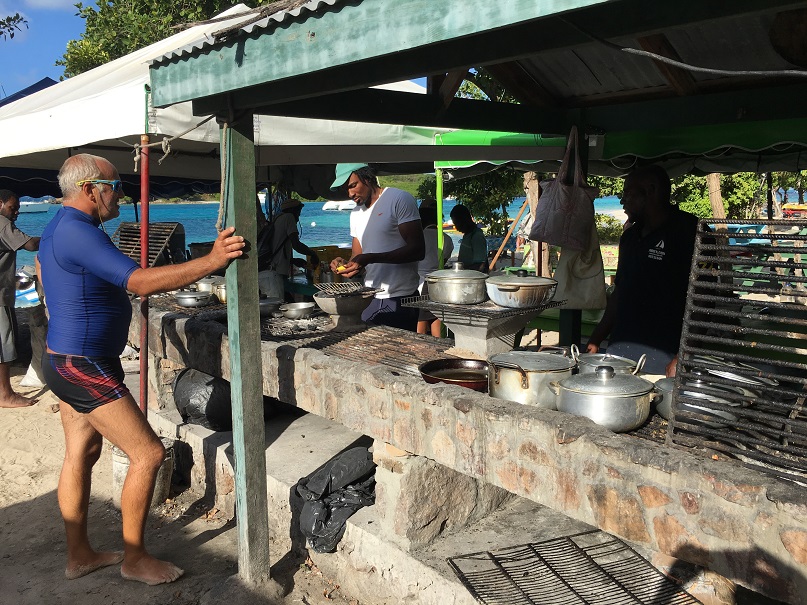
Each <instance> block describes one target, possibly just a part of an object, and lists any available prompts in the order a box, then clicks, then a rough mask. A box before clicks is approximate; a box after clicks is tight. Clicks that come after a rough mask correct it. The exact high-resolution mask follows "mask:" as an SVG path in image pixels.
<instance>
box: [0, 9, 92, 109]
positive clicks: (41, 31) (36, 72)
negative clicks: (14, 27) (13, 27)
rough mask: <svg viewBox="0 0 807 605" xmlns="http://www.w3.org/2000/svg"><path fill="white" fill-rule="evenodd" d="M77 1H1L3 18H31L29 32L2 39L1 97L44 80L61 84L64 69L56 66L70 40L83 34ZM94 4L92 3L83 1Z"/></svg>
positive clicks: (0, 56)
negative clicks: (59, 81)
mask: <svg viewBox="0 0 807 605" xmlns="http://www.w3.org/2000/svg"><path fill="white" fill-rule="evenodd" d="M77 1H78V0H0V16H2V17H6V16H8V15H13V14H14V13H20V14H21V15H22V16H23V17H25V18H26V19H28V29H26V28H25V26H23V28H22V31H19V32H17V33H16V34H15V35H14V39H13V40H12V39H9V38H6V39H5V40H4V39H3V38H0V65H2V68H0V86H2V88H0V98H2V97H6V96H8V95H10V94H13V93H15V92H17V91H18V90H21V89H23V88H25V87H27V86H30V85H31V84H33V83H35V82H38V81H39V80H41V79H42V78H45V77H49V78H53V79H54V80H56V81H57V82H58V80H59V76H61V75H62V73H63V69H62V68H61V67H57V66H56V65H54V63H56V61H57V60H58V59H61V58H62V55H64V51H65V50H66V48H67V42H68V40H76V39H78V38H79V37H80V36H81V34H82V33H83V32H84V19H80V18H79V17H76V16H75V14H76V8H75V6H73V5H74V4H75V3H76V2H77ZM84 3H85V4H90V5H94V1H93V0H88V1H85V2H84Z"/></svg>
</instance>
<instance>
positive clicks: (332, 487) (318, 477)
mask: <svg viewBox="0 0 807 605" xmlns="http://www.w3.org/2000/svg"><path fill="white" fill-rule="evenodd" d="M297 493H298V494H299V495H300V497H301V498H303V500H305V503H304V504H303V510H302V511H301V512H300V530H301V531H302V532H303V535H304V536H305V537H306V539H307V540H308V543H309V545H310V546H311V548H313V549H314V550H315V551H316V552H333V551H334V550H336V545H337V544H338V543H339V540H341V539H342V536H343V535H344V533H345V524H346V523H347V520H348V519H349V518H350V517H351V516H352V515H353V513H355V512H356V511H357V510H359V509H360V508H362V507H364V506H370V505H371V504H373V503H375V464H374V463H373V457H372V455H371V454H370V452H369V450H368V449H367V448H366V447H356V448H353V449H351V450H347V451H346V452H343V453H341V454H339V455H338V456H337V457H336V458H334V459H333V460H330V461H329V462H328V463H327V464H326V465H325V466H323V467H322V468H321V469H319V470H318V471H315V472H314V473H312V474H311V475H309V476H308V477H304V478H303V479H300V481H298V482H297Z"/></svg>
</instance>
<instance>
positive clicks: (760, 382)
mask: <svg viewBox="0 0 807 605" xmlns="http://www.w3.org/2000/svg"><path fill="white" fill-rule="evenodd" d="M710 223H712V224H715V225H716V226H717V230H716V231H715V233H712V234H699V235H698V237H697V240H696V244H695V257H694V259H693V264H692V272H691V276H690V287H689V293H688V297H687V307H686V313H685V317H684V328H683V332H682V336H681V347H680V355H679V367H678V372H677V375H676V380H675V387H674V390H673V419H672V421H671V423H670V429H669V431H668V437H667V439H668V441H669V442H672V443H675V444H679V445H684V446H688V447H696V448H705V450H706V451H707V453H709V454H713V455H714V454H715V453H723V454H725V455H727V456H730V457H733V458H736V459H739V460H741V461H743V462H744V463H746V464H747V465H749V466H754V467H757V468H761V469H762V470H765V471H768V472H771V473H773V474H775V475H778V476H780V477H784V478H788V479H793V480H798V481H806V480H807V412H806V411H805V409H804V403H805V396H807V277H805V268H807V266H806V265H805V262H807V256H805V255H804V254H803V253H804V252H805V248H804V245H805V241H807V223H805V222H803V221H792V220H788V221H760V222H757V223H753V224H755V225H762V226H764V228H765V229H764V231H765V233H756V234H754V235H753V237H744V236H740V235H738V234H736V233H730V232H727V231H722V230H720V227H721V226H722V225H724V224H726V223H727V221H724V220H723V221H718V220H712V221H710ZM733 223H734V224H739V225H741V227H740V229H742V228H743V226H745V225H751V224H752V221H733ZM735 229H736V227H735ZM704 372H705V376H706V383H707V384H706V387H705V388H695V387H692V386H691V381H692V380H694V379H696V378H699V377H702V376H703V373H704ZM702 382H703V381H702ZM710 387H717V388H720V389H723V390H724V392H722V393H721V394H720V395H719V400H718V401H715V400H714V398H710V399H707V398H704V395H705V394H708V393H709V392H711V391H709V388H710ZM726 387H728V388H729V389H731V391H730V392H725V389H726ZM712 394H713V393H712ZM693 406H697V407H696V408H695V407H693Z"/></svg>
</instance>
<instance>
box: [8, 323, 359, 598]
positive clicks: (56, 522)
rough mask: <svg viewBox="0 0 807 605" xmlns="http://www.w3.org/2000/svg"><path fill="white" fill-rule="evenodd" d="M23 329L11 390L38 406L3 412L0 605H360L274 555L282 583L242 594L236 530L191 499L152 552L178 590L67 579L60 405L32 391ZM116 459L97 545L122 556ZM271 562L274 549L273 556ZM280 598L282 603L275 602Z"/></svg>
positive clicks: (172, 502) (94, 530)
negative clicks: (26, 382) (176, 576)
mask: <svg viewBox="0 0 807 605" xmlns="http://www.w3.org/2000/svg"><path fill="white" fill-rule="evenodd" d="M18 317H19V318H20V320H21V322H22V323H21V332H22V333H21V341H22V343H23V346H21V347H20V348H21V351H20V353H21V357H20V359H19V360H18V361H17V362H15V363H14V366H13V368H12V385H14V386H15V388H16V389H17V390H18V391H19V392H21V393H23V394H25V395H36V396H38V397H39V401H38V403H37V404H36V405H34V406H32V407H29V408H23V409H0V486H2V487H0V605H74V604H79V605H128V604H130V603H131V604H143V603H148V604H149V605H162V604H168V603H171V604H172V605H197V604H198V605H206V604H213V603H226V602H228V601H229V602H231V603H238V604H241V603H245V604H247V603H248V604H253V603H254V604H257V605H261V604H265V605H292V604H294V605H298V604H302V605H323V604H325V603H328V604H333V605H359V603H358V601H355V600H350V599H348V598H346V597H345V596H343V595H342V594H341V593H340V591H339V588H338V586H337V585H336V584H335V583H333V582H330V581H328V580H327V579H326V578H323V577H322V575H321V574H320V573H319V571H318V570H317V569H316V568H315V567H313V566H311V565H310V563H308V564H307V563H306V561H305V560H304V559H293V558H292V557H286V559H284V560H283V561H282V562H281V563H278V562H277V557H278V556H280V555H282V554H283V553H271V556H273V557H274V558H273V559H272V563H273V569H272V576H273V578H275V579H276V580H277V582H278V583H280V585H281V586H277V584H274V583H269V584H267V585H265V586H263V587H260V588H256V587H245V586H243V585H242V584H241V583H240V582H238V581H237V575H235V574H237V543H236V542H237V530H236V528H235V522H234V521H233V520H230V519H226V518H223V517H222V516H221V515H220V514H219V513H218V511H216V510H211V509H210V508H209V507H208V506H206V505H205V504H204V503H203V502H201V501H200V500H199V499H198V498H197V497H196V496H195V495H194V494H191V493H190V492H187V491H186V492H184V493H181V494H178V495H177V494H172V495H173V496H174V497H173V498H172V499H169V501H168V502H167V503H165V504H163V505H161V506H160V507H158V508H156V509H155V510H154V511H153V513H152V516H151V517H150V519H149V522H148V525H147V530H146V543H147V545H148V547H149V550H150V551H151V552H152V554H154V555H155V556H157V557H159V558H163V559H166V560H170V561H172V562H174V563H176V564H177V565H179V566H180V567H182V568H183V569H185V576H184V577H183V578H181V579H180V580H179V581H177V582H175V583H173V584H165V585H162V586H154V587H152V586H146V585H144V584H141V583H138V582H130V581H126V580H124V579H122V578H121V576H120V568H119V566H111V567H107V568H104V569H101V570H98V571H96V572H94V573H92V574H90V575H88V576H85V577H83V578H79V579H77V580H70V581H68V580H66V579H65V577H64V566H65V544H64V532H63V525H62V521H61V517H60V514H59V508H58V502H57V497H56V487H57V482H58V478H59V472H60V469H61V462H62V456H63V454H64V439H63V435H62V428H61V421H60V418H59V414H58V413H54V412H53V411H52V410H51V406H52V405H53V404H54V403H55V399H54V398H53V396H52V395H51V394H50V392H49V391H47V390H46V389H44V390H39V389H25V388H22V387H19V386H18V385H19V381H20V380H21V378H22V377H23V375H24V374H25V370H26V369H27V364H28V361H29V359H30V350H28V351H27V356H26V351H25V344H24V343H27V338H28V336H27V330H26V326H25V319H26V315H25V313H24V312H21V311H20V310H18ZM112 495H113V479H112V454H111V451H110V446H109V445H108V444H105V447H104V452H103V454H102V457H101V460H100V461H99V462H98V464H97V465H96V467H95V472H94V474H93V485H92V496H91V500H90V537H91V540H92V542H93V545H94V547H95V548H97V549H102V550H120V549H121V548H122V542H121V536H120V511H119V510H118V509H117V508H116V507H115V506H114V505H113V503H112ZM270 552H271V549H270ZM278 595H280V596H278Z"/></svg>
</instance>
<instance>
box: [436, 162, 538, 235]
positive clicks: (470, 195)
mask: <svg viewBox="0 0 807 605" xmlns="http://www.w3.org/2000/svg"><path fill="white" fill-rule="evenodd" d="M444 193H445V194H446V195H453V196H455V197H456V198H457V201H458V202H460V203H461V204H464V205H466V206H468V209H469V210H470V211H471V214H473V215H474V218H476V219H477V220H479V221H482V222H484V223H485V224H486V225H488V227H489V228H488V234H489V235H504V234H505V233H507V227H508V221H507V219H508V218H509V217H508V215H507V206H508V205H509V204H510V203H511V202H512V201H513V199H514V198H516V197H519V196H522V195H524V175H523V173H521V172H519V171H517V170H514V169H512V168H507V167H504V168H499V169H497V170H494V171H492V172H488V173H485V174H482V175H479V176H476V177H473V178H468V179H461V180H456V181H448V182H447V183H446V184H445V187H444Z"/></svg>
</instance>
